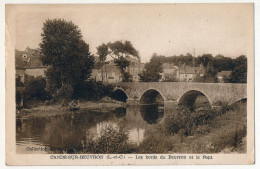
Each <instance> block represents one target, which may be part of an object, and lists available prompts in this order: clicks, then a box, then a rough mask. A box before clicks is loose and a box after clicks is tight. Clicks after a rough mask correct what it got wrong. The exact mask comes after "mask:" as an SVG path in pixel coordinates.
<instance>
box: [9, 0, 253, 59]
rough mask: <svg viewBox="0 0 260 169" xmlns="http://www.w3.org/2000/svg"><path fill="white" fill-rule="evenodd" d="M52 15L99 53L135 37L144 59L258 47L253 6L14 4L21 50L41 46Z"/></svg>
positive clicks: (13, 24)
mask: <svg viewBox="0 0 260 169" xmlns="http://www.w3.org/2000/svg"><path fill="white" fill-rule="evenodd" d="M48 18H49V19H53V18H64V19H65V20H67V21H72V22H73V23H74V24H76V25H78V26H79V28H80V30H81V32H82V35H83V38H84V40H85V41H86V42H87V43H88V44H89V45H90V50H91V53H93V54H96V47H97V46H99V45H100V44H102V43H107V42H110V41H111V42H114V41H116V40H129V41H131V42H132V44H133V46H134V47H135V48H136V49H137V50H138V51H139V53H140V56H141V60H142V62H147V61H149V59H150V57H151V56H152V54H153V53H155V52H156V53H157V54H160V55H165V56H172V55H180V54H186V53H191V54H193V51H194V50H195V54H196V56H198V55H201V54H204V53H210V54H213V56H215V55H217V54H223V55H225V56H229V57H233V58H234V57H237V56H239V55H242V54H243V55H247V53H248V50H249V48H252V37H253V36H251V35H252V31H253V5H252V4H210V5H209V4H196V5H195V4H177V5H174V4H171V5H169V4H168V5H166V4H164V5H158V4H157V5H49V6H48V5H31V6H29V5H20V6H19V5H16V6H14V5H13V6H8V7H7V8H6V19H7V20H6V21H7V26H8V30H9V32H10V33H11V36H12V39H13V43H14V46H15V48H16V49H18V50H24V49H25V48H26V47H27V46H28V47H30V48H38V47H39V43H40V42H41V32H42V27H43V22H44V21H45V20H46V19H48Z"/></svg>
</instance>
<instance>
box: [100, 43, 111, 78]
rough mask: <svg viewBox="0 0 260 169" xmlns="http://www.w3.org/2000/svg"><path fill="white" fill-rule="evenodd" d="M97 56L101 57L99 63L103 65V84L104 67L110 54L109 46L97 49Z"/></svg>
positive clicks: (101, 46) (103, 45)
mask: <svg viewBox="0 0 260 169" xmlns="http://www.w3.org/2000/svg"><path fill="white" fill-rule="evenodd" d="M97 54H98V57H99V61H100V63H101V71H102V75H101V76H102V82H103V65H104V64H105V61H106V58H107V55H108V54H109V52H108V46H107V45H106V44H104V43H102V45H100V46H98V47H97Z"/></svg>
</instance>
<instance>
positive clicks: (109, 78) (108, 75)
mask: <svg viewBox="0 0 260 169" xmlns="http://www.w3.org/2000/svg"><path fill="white" fill-rule="evenodd" d="M102 75H103V78H102ZM91 78H92V79H94V80H95V81H97V82H101V81H103V82H107V83H116V82H121V81H122V75H121V72H120V71H119V69H118V68H117V67H116V65H115V64H114V62H109V64H104V65H103V66H102V67H101V68H100V69H93V70H92V74H91Z"/></svg>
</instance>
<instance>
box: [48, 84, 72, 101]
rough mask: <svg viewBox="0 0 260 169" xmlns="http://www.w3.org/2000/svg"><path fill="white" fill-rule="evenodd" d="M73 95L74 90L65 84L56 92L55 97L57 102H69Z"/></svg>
mask: <svg viewBox="0 0 260 169" xmlns="http://www.w3.org/2000/svg"><path fill="white" fill-rule="evenodd" d="M72 94H73V88H72V87H71V86H70V85H68V84H64V85H62V86H61V87H60V88H59V89H58V90H57V91H56V93H55V94H54V95H53V97H54V98H55V99H57V100H64V101H69V100H70V99H71V98H72Z"/></svg>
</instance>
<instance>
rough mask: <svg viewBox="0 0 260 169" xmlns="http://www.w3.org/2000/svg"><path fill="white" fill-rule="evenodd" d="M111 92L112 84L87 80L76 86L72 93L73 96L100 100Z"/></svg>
mask: <svg viewBox="0 0 260 169" xmlns="http://www.w3.org/2000/svg"><path fill="white" fill-rule="evenodd" d="M112 93H113V86H112V85H110V84H103V83H101V82H95V81H94V80H89V81H87V82H85V83H84V84H83V85H81V86H79V87H78V89H77V91H76V92H75V94H74V98H75V99H85V100H100V99H101V98H103V97H105V96H111V95H112Z"/></svg>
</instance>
